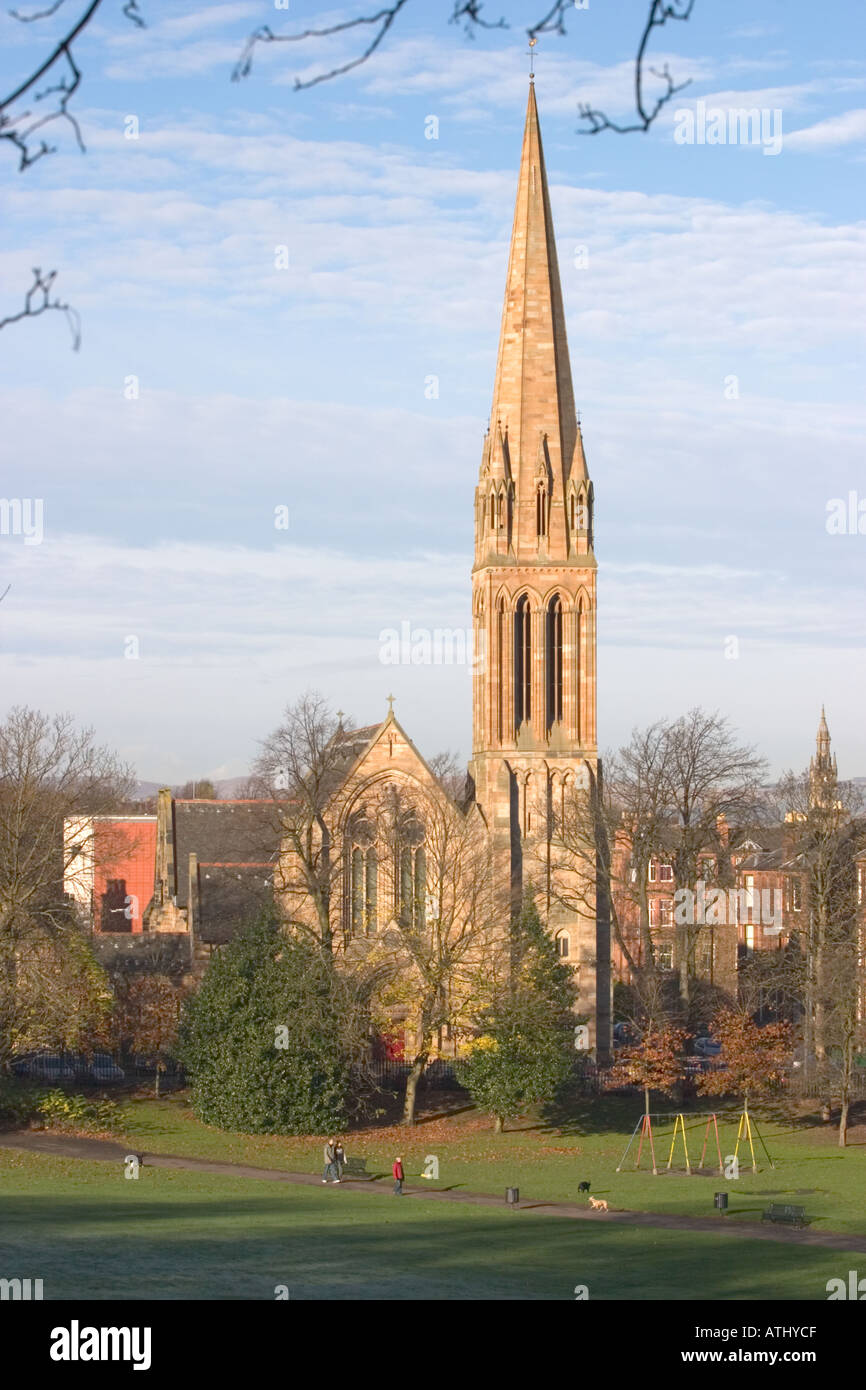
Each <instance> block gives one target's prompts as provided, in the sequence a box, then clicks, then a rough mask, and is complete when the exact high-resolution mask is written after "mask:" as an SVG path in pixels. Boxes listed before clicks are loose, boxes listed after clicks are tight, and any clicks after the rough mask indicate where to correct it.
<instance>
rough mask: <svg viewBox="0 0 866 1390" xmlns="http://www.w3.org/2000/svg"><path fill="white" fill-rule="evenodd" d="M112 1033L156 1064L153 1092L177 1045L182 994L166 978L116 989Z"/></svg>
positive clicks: (150, 977)
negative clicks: (113, 1031) (113, 1030)
mask: <svg viewBox="0 0 866 1390" xmlns="http://www.w3.org/2000/svg"><path fill="white" fill-rule="evenodd" d="M115 997H116V1005H115V1032H116V1036H117V1039H118V1041H119V1042H120V1043H121V1045H122V1046H123V1047H125V1048H127V1049H128V1050H129V1051H130V1052H134V1053H136V1054H138V1055H139V1056H144V1057H151V1058H153V1059H154V1061H155V1063H156V1082H155V1090H156V1094H157V1095H159V1079H160V1075H161V1073H162V1072H164V1071H165V1067H166V1062H167V1060H168V1058H169V1057H170V1056H171V1055H172V1052H173V1050H174V1048H175V1046H176V1044H177V1030H178V1024H179V1022H180V1011H181V1005H182V1003H183V998H184V991H183V989H182V988H181V987H180V986H179V985H176V984H175V983H174V981H173V980H171V979H170V978H169V976H168V975H160V974H144V975H137V976H133V977H132V978H131V979H127V980H124V981H123V982H122V983H121V984H119V985H118V986H117V991H116V996H115Z"/></svg>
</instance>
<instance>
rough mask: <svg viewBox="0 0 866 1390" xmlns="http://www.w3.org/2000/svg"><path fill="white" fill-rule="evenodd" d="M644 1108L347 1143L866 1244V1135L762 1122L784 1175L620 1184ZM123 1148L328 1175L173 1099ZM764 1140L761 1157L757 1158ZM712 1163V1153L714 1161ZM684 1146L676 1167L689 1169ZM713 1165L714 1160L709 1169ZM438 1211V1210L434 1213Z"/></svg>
mask: <svg viewBox="0 0 866 1390" xmlns="http://www.w3.org/2000/svg"><path fill="white" fill-rule="evenodd" d="M639 1111H640V1103H639V1102H636V1101H635V1100H634V1099H625V1100H624V1099H623V1098H621V1097H609V1098H605V1099H599V1100H594V1101H588V1102H585V1103H583V1104H581V1105H579V1106H578V1107H577V1108H575V1109H574V1110H573V1111H572V1112H571V1113H570V1114H569V1116H568V1117H567V1118H565V1119H562V1120H561V1121H560V1123H559V1124H556V1125H554V1124H550V1123H546V1122H543V1121H532V1120H526V1121H523V1122H520V1123H519V1124H518V1125H516V1126H515V1127H514V1129H512V1130H507V1131H506V1132H505V1133H504V1134H501V1135H496V1134H493V1133H492V1131H491V1128H490V1121H489V1119H488V1118H487V1117H486V1116H480V1115H478V1114H477V1112H475V1111H474V1110H472V1109H471V1108H469V1107H468V1106H466V1107H465V1108H463V1109H461V1110H458V1111H455V1112H453V1113H451V1114H449V1115H447V1116H444V1117H443V1116H441V1115H438V1116H437V1115H435V1114H431V1115H428V1116H423V1115H422V1117H421V1123H419V1124H418V1125H417V1126H416V1127H415V1129H413V1130H409V1131H406V1130H403V1129H400V1128H397V1127H393V1128H386V1129H383V1128H378V1129H376V1128H371V1129H366V1130H362V1131H359V1132H356V1133H350V1134H349V1135H348V1136H347V1137H346V1150H347V1152H348V1153H349V1154H353V1153H354V1154H358V1155H363V1156H364V1157H366V1158H367V1159H368V1167H369V1168H370V1169H371V1170H373V1171H378V1172H381V1173H383V1174H386V1173H390V1169H391V1163H392V1161H393V1159H394V1156H395V1155H396V1154H398V1153H399V1154H401V1155H402V1156H403V1160H404V1165H405V1168H406V1173H407V1177H408V1179H409V1182H410V1183H411V1182H412V1181H413V1179H415V1178H417V1177H418V1175H420V1173H421V1172H422V1169H423V1166H424V1159H425V1157H426V1156H427V1155H428V1154H435V1155H436V1156H437V1157H438V1159H439V1174H440V1176H439V1181H438V1182H436V1183H431V1186H434V1187H457V1188H463V1189H465V1190H467V1191H476V1192H493V1193H500V1192H502V1193H504V1190H505V1188H506V1187H507V1186H517V1187H519V1188H520V1191H521V1197H524V1198H526V1199H527V1200H529V1199H536V1200H540V1199H558V1200H563V1201H574V1200H577V1199H578V1193H577V1184H578V1183H579V1182H580V1181H582V1180H588V1181H589V1182H591V1183H592V1192H593V1195H595V1196H603V1197H606V1198H607V1199H608V1201H609V1202H610V1204H611V1206H615V1207H622V1208H627V1209H632V1210H639V1211H659V1212H673V1213H681V1214H688V1215H696V1216H700V1215H703V1216H707V1215H712V1214H713V1193H714V1192H716V1191H717V1190H719V1189H721V1188H724V1189H725V1190H726V1191H727V1192H728V1196H729V1203H730V1206H729V1213H730V1214H729V1216H728V1217H726V1218H725V1219H726V1220H729V1221H736V1219H737V1216H738V1215H740V1216H743V1217H746V1218H748V1219H750V1220H754V1219H755V1218H756V1217H759V1216H760V1214H761V1212H762V1210H763V1208H764V1207H765V1206H766V1205H767V1204H768V1203H769V1202H770V1201H777V1202H784V1201H795V1202H798V1203H799V1204H801V1205H803V1206H805V1207H806V1212H807V1216H808V1218H809V1220H810V1222H811V1223H812V1226H813V1228H814V1229H815V1230H826V1231H842V1232H848V1233H855V1234H858V1235H863V1234H866V1127H864V1126H862V1125H861V1126H860V1127H859V1128H857V1129H854V1130H852V1133H851V1137H852V1139H853V1141H854V1142H853V1143H852V1144H851V1145H850V1146H849V1147H848V1148H847V1149H839V1148H838V1147H837V1144H836V1133H835V1130H832V1129H830V1128H829V1127H820V1126H803V1127H791V1126H790V1125H786V1124H781V1123H779V1122H777V1121H776V1122H774V1121H771V1120H763V1119H762V1120H760V1121H759V1123H760V1128H761V1133H762V1134H763V1136H764V1139H765V1140H766V1143H767V1146H768V1148H769V1150H770V1153H771V1155H772V1157H773V1159H774V1161H775V1163H776V1168H775V1169H772V1168H770V1166H769V1164H768V1163H767V1161H766V1158H765V1157H764V1155H763V1152H760V1151H759V1152H758V1166H759V1170H760V1171H759V1172H758V1173H757V1174H753V1173H752V1171H751V1160H750V1157H749V1154H748V1149H747V1148H746V1149H744V1147H743V1146H742V1145H741V1147H740V1163H741V1168H740V1177H739V1178H738V1179H737V1180H735V1181H734V1180H728V1181H726V1180H725V1179H724V1178H721V1179H720V1177H719V1174H718V1171H717V1160H716V1171H714V1172H711V1173H710V1172H708V1173H707V1174H706V1175H705V1176H693V1177H688V1176H686V1175H685V1173H683V1172H680V1173H677V1172H675V1171H672V1172H671V1173H663V1174H662V1175H660V1176H659V1177H653V1176H652V1172H651V1170H650V1169H649V1168H648V1166H647V1155H646V1152H645V1154H644V1158H643V1160H642V1167H641V1170H640V1171H638V1172H635V1170H634V1166H633V1156H634V1150H633V1152H632V1155H630V1157H629V1162H628V1165H627V1166H626V1167H624V1168H623V1171H622V1172H621V1173H617V1172H616V1171H615V1170H616V1166H617V1164H618V1163H619V1161H620V1159H621V1157H622V1152H623V1150H624V1148H625V1146H626V1143H627V1141H628V1136H629V1135H630V1133H631V1131H632V1129H633V1128H634V1124H635V1120H636V1119H637V1117H638V1114H639ZM123 1124H124V1137H125V1138H126V1139H128V1141H129V1143H130V1144H131V1145H132V1146H136V1145H137V1146H138V1147H140V1148H142V1149H149V1150H150V1151H151V1152H154V1153H159V1152H162V1153H174V1154H183V1155H194V1156H196V1157H204V1158H219V1159H226V1160H229V1161H234V1162H245V1163H252V1164H257V1165H258V1166H260V1167H269V1168H284V1169H287V1170H289V1171H296V1172H315V1171H316V1170H317V1169H319V1168H320V1165H321V1150H322V1138H323V1137H324V1136H323V1137H319V1138H292V1137H283V1136H275V1135H244V1134H226V1133H223V1132H222V1131H220V1130H214V1129H208V1128H207V1127H206V1126H204V1125H201V1124H199V1122H198V1121H197V1120H196V1119H195V1117H194V1116H193V1114H192V1111H191V1109H190V1106H189V1097H188V1096H187V1095H186V1094H185V1093H183V1092H180V1093H176V1094H174V1095H171V1096H168V1097H166V1098H164V1099H162V1100H159V1101H155V1100H148V1099H133V1100H129V1101H127V1102H126V1103H125V1105H124V1109H123ZM687 1125H688V1131H687V1132H688V1143H689V1152H690V1157H691V1159H692V1163H693V1165H696V1164H697V1162H698V1161H699V1159H700V1155H701V1146H702V1143H703V1132H704V1121H702V1120H700V1119H697V1118H691V1119H688V1118H687ZM720 1134H721V1147H722V1155H723V1157H724V1156H726V1155H727V1154H730V1153H733V1151H734V1143H735V1139H736V1123H735V1122H733V1121H729V1122H727V1123H724V1124H720ZM670 1136H671V1126H670V1124H669V1125H668V1127H667V1129H662V1130H660V1131H659V1136H658V1140H657V1147H656V1153H657V1155H658V1157H659V1166H660V1167H661V1168H663V1167H664V1165H665V1164H666V1163H667V1158H668V1153H669V1150H670ZM757 1147H758V1146H757V1141H756V1148H757ZM708 1152H710V1151H708ZM682 1163H683V1159H682V1148H681V1145H680V1143H679V1141H678V1144H677V1151H676V1155H675V1166H676V1165H679V1166H680V1167H681V1166H682ZM708 1163H709V1160H708ZM437 1210H438V1208H437Z"/></svg>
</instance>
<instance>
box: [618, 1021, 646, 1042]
mask: <svg viewBox="0 0 866 1390" xmlns="http://www.w3.org/2000/svg"><path fill="white" fill-rule="evenodd" d="M639 1042H640V1033H639V1032H638V1030H637V1029H636V1028H635V1026H634V1024H633V1023H615V1024H614V1025H613V1045H614V1047H634V1045H635V1043H639Z"/></svg>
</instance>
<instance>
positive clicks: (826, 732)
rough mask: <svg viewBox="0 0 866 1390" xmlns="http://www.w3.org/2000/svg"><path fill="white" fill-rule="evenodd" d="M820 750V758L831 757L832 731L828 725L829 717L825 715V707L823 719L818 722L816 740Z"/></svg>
mask: <svg viewBox="0 0 866 1390" xmlns="http://www.w3.org/2000/svg"><path fill="white" fill-rule="evenodd" d="M815 744H816V747H817V749H818V757H819V758H821V757H825V758H826V757H829V756H830V729H829V726H828V724H827V716H826V714H825V713H824V706H823V705H822V706H821V718H820V720H819V721H818V736H817V738H816V739H815Z"/></svg>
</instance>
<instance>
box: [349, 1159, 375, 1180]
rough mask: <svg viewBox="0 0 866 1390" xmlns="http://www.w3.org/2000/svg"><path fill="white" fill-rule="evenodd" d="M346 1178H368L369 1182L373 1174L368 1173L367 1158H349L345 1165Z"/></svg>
mask: <svg viewBox="0 0 866 1390" xmlns="http://www.w3.org/2000/svg"><path fill="white" fill-rule="evenodd" d="M343 1177H344V1178H366V1179H367V1180H368V1182H369V1181H370V1180H371V1179H372V1177H373V1174H372V1173H368V1172H367V1160H366V1158H347V1159H346V1161H345V1163H344V1164H343Z"/></svg>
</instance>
